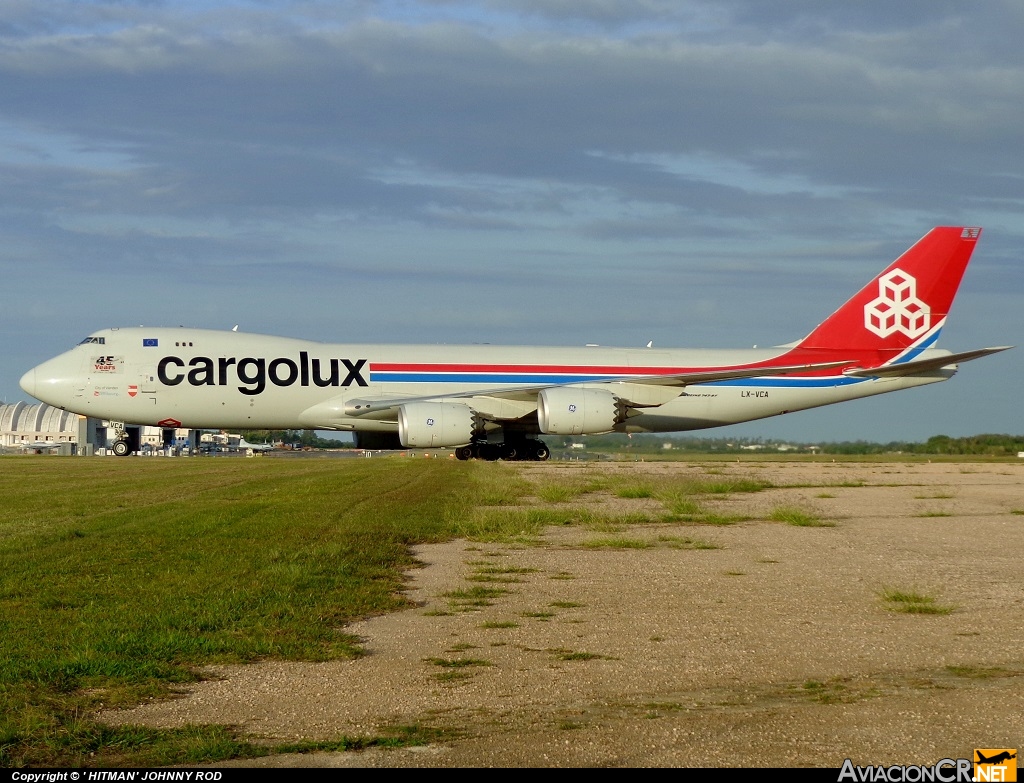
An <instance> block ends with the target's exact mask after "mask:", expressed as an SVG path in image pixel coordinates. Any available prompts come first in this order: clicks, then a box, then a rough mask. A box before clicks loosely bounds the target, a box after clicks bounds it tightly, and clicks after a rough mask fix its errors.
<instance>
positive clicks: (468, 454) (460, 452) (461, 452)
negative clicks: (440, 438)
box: [455, 446, 473, 461]
mask: <svg viewBox="0 0 1024 783" xmlns="http://www.w3.org/2000/svg"><path fill="white" fill-rule="evenodd" d="M455 459H458V460H462V461H465V460H467V459H473V447H472V446H460V447H459V448H457V449H455Z"/></svg>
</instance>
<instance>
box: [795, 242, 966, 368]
mask: <svg viewBox="0 0 1024 783" xmlns="http://www.w3.org/2000/svg"><path fill="white" fill-rule="evenodd" d="M980 236H981V229H980V228H971V227H963V226H955V227H954V226H940V227H937V228H933V229H932V230H931V231H929V232H928V233H927V234H925V235H924V236H923V237H922V238H921V239H920V240H918V242H917V243H916V244H915V245H914V246H913V247H911V248H910V249H909V250H907V251H906V252H905V253H904V254H903V255H901V256H900V257H899V258H897V259H896V260H895V261H893V262H892V263H891V264H890V265H889V266H888V267H886V269H885V270H884V271H883V272H882V273H881V274H879V275H878V276H877V277H875V279H874V280H872V281H871V282H870V283H868V284H867V285H866V286H864V288H862V289H861V290H860V291H859V292H857V294H855V295H854V296H853V297H852V298H851V299H850V300H849V301H847V302H846V304H844V305H843V306H842V307H840V308H839V309H838V310H836V311H835V312H834V313H833V314H832V315H831V316H829V317H828V318H827V319H825V321H823V322H822V323H821V324H820V325H819V326H818V327H817V328H816V329H815V330H814V331H812V332H811V333H810V334H809V335H807V337H805V338H804V339H803V340H801V341H799V342H798V343H797V346H796V347H797V349H811V350H815V351H822V350H827V351H829V352H836V351H845V352H847V353H851V354H852V353H857V354H860V355H861V356H864V355H865V354H874V355H875V356H876V357H877V358H876V361H873V362H872V364H876V363H877V364H884V363H886V362H888V361H891V360H893V359H895V358H897V357H899V356H901V355H902V354H905V353H906V352H907V351H908V350H911V349H916V351H915V353H916V352H917V351H920V350H923V349H924V348H927V347H929V346H931V345H933V344H934V343H935V341H936V340H937V339H938V336H939V332H940V331H941V329H942V327H943V325H944V324H945V322H946V316H947V314H948V313H949V310H950V307H951V306H952V304H953V298H954V297H955V296H956V292H957V288H959V286H960V280H961V278H962V277H963V274H964V270H965V269H966V268H967V262H968V261H970V259H971V253H973V252H974V246H975V245H976V244H977V242H978V238H979V237H980Z"/></svg>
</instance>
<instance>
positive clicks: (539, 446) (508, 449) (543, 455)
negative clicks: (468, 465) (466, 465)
mask: <svg viewBox="0 0 1024 783" xmlns="http://www.w3.org/2000/svg"><path fill="white" fill-rule="evenodd" d="M550 456H551V450H550V449H549V448H548V446H547V444H546V443H545V442H544V441H542V440H519V441H511V442H507V443H471V444H470V445H469V446H460V447H459V448H457V449H455V457H456V459H460V460H467V459H482V460H487V461H488V462H493V461H494V460H498V459H503V460H508V461H512V460H517V461H518V460H532V461H535V462H543V461H544V460H546V459H547V458H548V457H550Z"/></svg>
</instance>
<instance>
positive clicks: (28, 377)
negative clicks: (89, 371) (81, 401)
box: [21, 353, 81, 408]
mask: <svg viewBox="0 0 1024 783" xmlns="http://www.w3.org/2000/svg"><path fill="white" fill-rule="evenodd" d="M80 370H81V358H80V357H78V356H76V355H74V354H71V353H66V354H61V355H60V356H57V357H55V358H53V359H50V360H49V361H45V362H43V363H42V364H40V365H37V366H36V367H33V368H32V369H31V370H29V371H28V372H27V373H25V374H24V375H23V376H21V388H22V389H24V390H25V391H26V392H28V393H29V394H31V395H32V396H33V397H35V398H36V399H37V400H40V401H42V402H45V403H46V404H47V405H52V406H54V407H55V408H67V407H68V406H69V405H70V404H71V402H72V399H73V397H74V396H75V395H74V390H75V388H76V386H77V385H79V383H80V382H79V380H78V379H79V377H80V375H81V372H80Z"/></svg>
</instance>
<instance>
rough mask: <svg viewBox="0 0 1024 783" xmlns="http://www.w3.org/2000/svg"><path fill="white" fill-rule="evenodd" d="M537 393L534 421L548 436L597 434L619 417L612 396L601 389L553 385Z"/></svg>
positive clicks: (617, 408)
mask: <svg viewBox="0 0 1024 783" xmlns="http://www.w3.org/2000/svg"><path fill="white" fill-rule="evenodd" d="M538 396H539V399H538V401H537V421H538V422H539V424H540V431H541V432H545V433H547V434H549V435H597V434H600V433H602V432H611V431H612V430H613V429H615V425H616V424H618V423H619V422H620V421H621V420H622V417H621V415H620V410H619V402H618V400H617V399H616V398H615V395H613V394H612V393H611V392H608V391H604V390H603V389H582V388H578V387H574V386H557V387H554V388H551V389H544V390H543V391H541V393H540V395H538Z"/></svg>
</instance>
